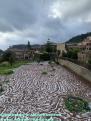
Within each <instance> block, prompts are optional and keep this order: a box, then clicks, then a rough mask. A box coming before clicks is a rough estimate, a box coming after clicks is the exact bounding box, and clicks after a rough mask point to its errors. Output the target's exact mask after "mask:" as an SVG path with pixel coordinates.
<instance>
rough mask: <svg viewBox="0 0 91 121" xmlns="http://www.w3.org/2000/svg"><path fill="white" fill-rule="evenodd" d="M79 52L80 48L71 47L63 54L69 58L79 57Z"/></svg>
mask: <svg viewBox="0 0 91 121" xmlns="http://www.w3.org/2000/svg"><path fill="white" fill-rule="evenodd" d="M78 52H79V50H78V49H70V50H68V51H67V53H65V52H63V54H62V56H63V57H67V58H70V59H76V60H77V59H78V55H77V54H78Z"/></svg>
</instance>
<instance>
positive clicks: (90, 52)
mask: <svg viewBox="0 0 91 121" xmlns="http://www.w3.org/2000/svg"><path fill="white" fill-rule="evenodd" d="M78 47H79V49H80V52H79V53H78V61H81V62H84V63H88V61H89V60H90V59H91V37H87V38H86V39H85V40H84V41H83V42H81V43H79V44H78Z"/></svg>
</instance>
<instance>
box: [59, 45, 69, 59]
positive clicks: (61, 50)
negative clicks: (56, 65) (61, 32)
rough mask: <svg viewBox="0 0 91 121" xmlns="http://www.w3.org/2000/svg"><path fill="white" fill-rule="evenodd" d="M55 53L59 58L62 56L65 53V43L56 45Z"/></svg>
mask: <svg viewBox="0 0 91 121" xmlns="http://www.w3.org/2000/svg"><path fill="white" fill-rule="evenodd" d="M57 52H58V53H59V57H61V56H62V54H63V52H65V53H66V52H67V50H66V44H65V43H58V44H57Z"/></svg>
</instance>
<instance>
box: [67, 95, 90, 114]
mask: <svg viewBox="0 0 91 121" xmlns="http://www.w3.org/2000/svg"><path fill="white" fill-rule="evenodd" d="M65 106H66V108H67V109H68V110H69V111H70V112H86V111H90V108H89V107H88V102H87V101H85V100H83V99H81V98H79V97H68V98H67V99H66V101H65Z"/></svg>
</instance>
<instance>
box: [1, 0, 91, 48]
mask: <svg viewBox="0 0 91 121" xmlns="http://www.w3.org/2000/svg"><path fill="white" fill-rule="evenodd" d="M90 31H91V0H0V49H6V48H7V47H8V46H10V45H13V44H26V43H27V41H28V40H29V41H30V42H31V44H36V43H38V44H43V43H45V42H46V41H47V40H48V38H50V40H51V41H54V42H64V41H67V40H68V39H69V38H71V37H73V36H75V35H78V34H81V33H86V32H90Z"/></svg>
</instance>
